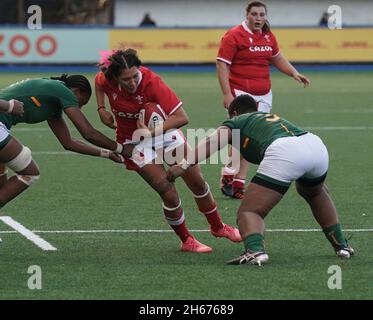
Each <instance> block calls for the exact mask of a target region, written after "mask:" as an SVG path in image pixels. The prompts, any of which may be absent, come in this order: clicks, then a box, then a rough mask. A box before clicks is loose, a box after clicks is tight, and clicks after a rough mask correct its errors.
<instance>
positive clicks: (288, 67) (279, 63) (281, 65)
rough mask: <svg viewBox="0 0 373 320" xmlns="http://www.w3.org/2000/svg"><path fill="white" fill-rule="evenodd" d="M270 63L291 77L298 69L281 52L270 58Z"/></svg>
mask: <svg viewBox="0 0 373 320" xmlns="http://www.w3.org/2000/svg"><path fill="white" fill-rule="evenodd" d="M272 64H273V65H274V66H275V67H276V68H277V69H278V70H280V71H281V72H282V73H285V74H286V75H288V76H289V77H292V76H293V75H294V74H296V73H297V72H298V71H297V70H296V69H295V68H294V67H293V66H292V64H291V63H290V62H289V61H288V59H286V58H285V57H284V56H283V55H282V54H281V53H280V54H279V55H278V56H277V57H275V58H273V59H272Z"/></svg>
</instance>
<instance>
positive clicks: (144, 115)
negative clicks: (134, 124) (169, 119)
mask: <svg viewBox="0 0 373 320" xmlns="http://www.w3.org/2000/svg"><path fill="white" fill-rule="evenodd" d="M139 118H140V121H141V122H142V123H144V124H145V125H146V126H147V127H148V128H149V129H154V128H156V127H158V126H159V125H161V124H162V123H163V122H164V121H165V120H166V114H165V112H164V111H163V109H162V108H161V106H160V105H159V104H157V103H154V102H147V103H145V104H144V106H143V107H142V108H141V109H140V116H139Z"/></svg>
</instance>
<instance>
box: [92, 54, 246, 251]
mask: <svg viewBox="0 0 373 320" xmlns="http://www.w3.org/2000/svg"><path fill="white" fill-rule="evenodd" d="M104 54H106V56H103V59H102V60H101V62H102V63H101V64H100V66H101V71H100V72H99V73H98V74H97V75H96V98H97V104H98V112H99V115H100V119H101V121H102V122H103V123H104V124H105V125H107V126H109V127H111V128H116V139H117V142H119V143H127V144H128V143H131V142H133V141H134V140H136V139H134V132H135V131H136V129H137V127H138V125H139V121H138V119H139V111H140V109H141V108H142V107H143V106H144V105H145V104H146V103H147V102H153V103H157V104H159V105H160V106H161V107H162V109H163V111H164V113H165V114H166V116H167V117H166V120H165V122H164V123H163V133H164V135H163V136H164V141H165V144H166V143H167V147H166V146H165V144H164V145H163V146H164V148H165V149H164V150H165V151H168V152H172V151H171V150H174V149H175V148H177V147H184V146H185V145H187V143H186V142H185V138H184V136H183V135H182V133H181V131H179V130H172V129H177V128H180V127H182V126H183V125H185V124H187V123H188V116H187V115H186V113H185V111H184V109H183V108H182V105H183V103H182V102H181V101H180V99H179V98H178V97H177V96H176V94H175V93H174V92H173V91H172V90H171V89H170V88H169V87H168V86H167V85H166V84H165V83H164V82H163V81H162V79H161V78H160V77H159V76H158V75H156V74H155V73H154V72H152V71H151V70H149V69H147V68H145V67H142V66H141V61H140V59H139V58H138V56H137V52H136V51H135V50H133V49H127V50H124V51H121V50H119V51H115V52H110V53H104ZM105 95H106V96H107V97H108V99H109V103H110V106H111V112H112V113H113V114H114V117H115V120H116V125H115V123H114V117H113V116H112V114H111V113H110V112H109V111H107V110H106V108H105ZM170 129H171V132H170V131H169V130H170ZM166 132H167V133H166ZM157 138H158V137H157ZM140 145H142V147H141V148H139V146H140ZM154 149H155V148H154V145H152V144H151V145H150V146H149V145H148V146H146V145H145V146H144V144H143V143H140V144H139V145H137V146H136V147H135V148H134V151H133V152H132V153H131V155H132V156H131V157H130V158H128V159H125V164H126V168H127V169H129V170H135V171H136V172H137V173H138V174H139V175H140V176H141V177H142V178H143V179H144V180H145V181H146V182H147V183H148V184H149V185H150V186H151V187H152V188H153V189H154V190H155V191H157V193H158V194H159V196H160V197H161V199H162V201H163V212H164V215H165V217H166V220H167V222H168V224H169V225H170V226H171V228H172V229H173V230H174V231H175V233H176V234H177V235H178V236H179V238H180V240H181V241H182V245H181V250H182V251H189V252H211V251H212V249H211V248H210V247H208V246H206V245H204V244H202V243H200V242H198V241H197V240H196V239H195V238H194V237H193V236H192V235H191V234H190V232H189V231H188V229H187V227H186V224H185V217H184V211H183V208H182V206H181V201H180V198H179V196H178V194H177V191H176V188H175V186H174V185H173V184H172V183H170V182H168V181H167V179H166V171H165V168H164V166H163V163H162V164H159V163H154V161H153V160H155V159H156V157H157V154H156V152H155V150H154ZM183 179H184V181H185V183H186V185H187V186H188V188H189V189H190V190H191V191H192V193H193V195H194V198H195V201H196V203H197V206H198V209H199V211H200V212H201V213H203V214H204V215H205V217H206V219H207V221H208V222H209V224H210V227H211V233H212V234H213V235H214V236H215V237H225V238H228V239H230V240H231V241H234V242H239V241H241V237H240V235H239V232H238V230H237V229H235V228H233V227H231V226H228V225H226V224H224V223H223V222H222V220H221V218H220V216H219V213H218V210H217V207H216V203H215V200H214V198H213V196H212V194H211V192H210V188H209V186H208V184H207V183H206V182H205V180H204V178H203V177H202V174H201V170H200V168H199V167H198V166H195V167H193V168H191V169H190V170H188V171H187V172H186V174H185V175H184V177H183Z"/></svg>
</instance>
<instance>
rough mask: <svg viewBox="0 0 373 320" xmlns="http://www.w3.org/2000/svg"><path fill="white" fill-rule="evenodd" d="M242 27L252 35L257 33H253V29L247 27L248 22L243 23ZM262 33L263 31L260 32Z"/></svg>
mask: <svg viewBox="0 0 373 320" xmlns="http://www.w3.org/2000/svg"><path fill="white" fill-rule="evenodd" d="M241 25H242V27H243V28H244V30H245V31H246V32H248V33H250V34H252V35H254V34H255V33H254V32H252V31H251V29H250V28H249V27H248V26H247V23H246V20H244V21H242V23H241ZM260 33H262V30H260Z"/></svg>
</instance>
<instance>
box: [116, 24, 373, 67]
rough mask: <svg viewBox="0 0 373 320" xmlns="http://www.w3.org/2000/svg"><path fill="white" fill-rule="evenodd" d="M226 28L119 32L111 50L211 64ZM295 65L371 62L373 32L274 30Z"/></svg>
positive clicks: (152, 59) (168, 60) (160, 60)
mask: <svg viewBox="0 0 373 320" xmlns="http://www.w3.org/2000/svg"><path fill="white" fill-rule="evenodd" d="M225 32H226V29H151V30H141V29H128V30H125V29H122V30H120V29H118V30H112V31H111V32H110V33H109V45H110V48H123V47H133V48H135V49H138V50H139V52H140V54H141V58H142V60H143V61H144V62H145V63H214V62H215V58H216V54H217V51H218V48H219V42H220V39H221V37H222V36H223V35H224V33H225ZM274 33H275V34H276V36H277V39H278V42H279V44H280V49H281V51H282V52H283V53H284V54H285V56H286V57H287V58H289V59H290V60H291V61H294V62H373V29H341V30H337V29H336V30H329V29H290V28H289V29H274Z"/></svg>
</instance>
